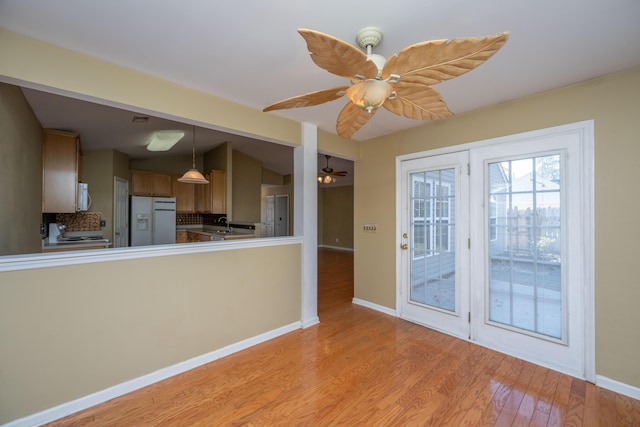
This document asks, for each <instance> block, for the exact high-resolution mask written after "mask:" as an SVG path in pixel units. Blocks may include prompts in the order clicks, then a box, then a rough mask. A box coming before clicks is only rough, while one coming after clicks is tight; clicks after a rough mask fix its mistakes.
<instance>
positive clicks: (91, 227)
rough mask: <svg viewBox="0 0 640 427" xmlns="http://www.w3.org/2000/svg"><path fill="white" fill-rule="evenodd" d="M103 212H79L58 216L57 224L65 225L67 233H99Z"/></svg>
mask: <svg viewBox="0 0 640 427" xmlns="http://www.w3.org/2000/svg"><path fill="white" fill-rule="evenodd" d="M101 219H102V212H77V213H59V214H56V222H58V223H60V224H64V225H65V227H66V231H98V230H100V220H101Z"/></svg>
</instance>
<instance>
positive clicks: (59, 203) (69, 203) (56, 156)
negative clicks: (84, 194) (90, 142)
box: [42, 129, 80, 213]
mask: <svg viewBox="0 0 640 427" xmlns="http://www.w3.org/2000/svg"><path fill="white" fill-rule="evenodd" d="M79 163H80V136H79V135H78V134H77V133H72V132H64V131H59V130H53V129H45V130H44V141H43V145H42V212H43V213H45V212H52V213H73V212H76V209H77V206H78V175H79V171H78V165H79Z"/></svg>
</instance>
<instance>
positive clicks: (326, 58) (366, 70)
mask: <svg viewBox="0 0 640 427" xmlns="http://www.w3.org/2000/svg"><path fill="white" fill-rule="evenodd" d="M298 32H299V33H300V35H301V36H302V37H304V39H305V40H306V42H307V49H309V52H311V59H312V60H313V62H315V63H316V65H317V66H318V67H320V68H323V69H325V70H327V71H328V72H330V73H332V74H336V75H338V76H342V77H346V78H348V79H351V78H353V77H354V76H355V75H361V76H363V77H364V78H367V79H373V78H375V77H376V76H377V75H378V67H376V65H375V64H374V63H373V62H371V61H368V60H367V55H366V54H365V53H364V52H362V51H361V50H359V49H358V48H357V47H355V46H353V45H350V44H349V43H346V42H344V41H342V40H340V39H337V38H335V37H332V36H330V35H328V34H324V33H321V32H319V31H314V30H307V29H304V28H300V29H298Z"/></svg>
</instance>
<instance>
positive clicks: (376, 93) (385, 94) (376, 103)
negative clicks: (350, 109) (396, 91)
mask: <svg viewBox="0 0 640 427" xmlns="http://www.w3.org/2000/svg"><path fill="white" fill-rule="evenodd" d="M346 95H347V97H348V98H349V99H350V100H351V102H353V103H354V104H355V105H357V106H358V107H360V108H362V109H363V110H365V111H367V112H369V113H370V112H371V111H373V110H377V109H378V108H380V107H382V104H384V101H386V100H387V98H389V96H390V95H391V85H390V84H389V83H387V82H385V81H384V80H378V79H368V80H364V81H361V82H357V83H354V84H353V85H351V86H350V87H349V88H348V89H347V93H346Z"/></svg>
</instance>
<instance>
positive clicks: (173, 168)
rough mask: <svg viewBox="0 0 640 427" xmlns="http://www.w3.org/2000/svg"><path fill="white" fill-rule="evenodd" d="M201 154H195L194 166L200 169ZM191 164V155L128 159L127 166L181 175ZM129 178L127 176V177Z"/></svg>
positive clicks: (201, 162)
mask: <svg viewBox="0 0 640 427" xmlns="http://www.w3.org/2000/svg"><path fill="white" fill-rule="evenodd" d="M202 164H203V161H202V154H196V168H197V169H198V170H200V171H202ZM192 166H193V157H192V156H191V155H188V156H162V157H152V158H149V159H130V160H129V168H130V169H134V170H142V171H152V172H163V173H168V174H172V175H182V174H183V173H185V172H186V171H188V170H189V169H191V167H192ZM127 179H129V178H127Z"/></svg>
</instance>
